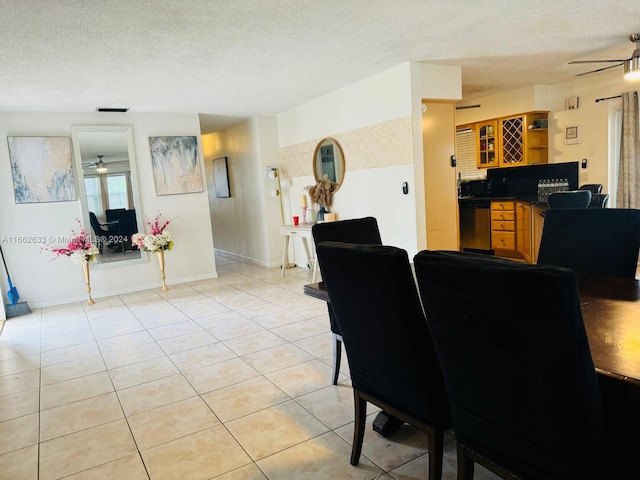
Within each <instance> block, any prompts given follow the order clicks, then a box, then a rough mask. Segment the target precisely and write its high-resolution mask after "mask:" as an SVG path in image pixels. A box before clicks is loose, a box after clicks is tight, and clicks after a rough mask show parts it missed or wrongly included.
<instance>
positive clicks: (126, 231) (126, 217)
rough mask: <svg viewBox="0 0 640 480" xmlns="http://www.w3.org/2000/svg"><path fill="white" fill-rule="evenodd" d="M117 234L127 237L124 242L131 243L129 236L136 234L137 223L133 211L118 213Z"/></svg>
mask: <svg viewBox="0 0 640 480" xmlns="http://www.w3.org/2000/svg"><path fill="white" fill-rule="evenodd" d="M118 220H119V221H118V234H119V235H122V236H123V237H127V240H126V242H127V243H130V242H131V236H132V235H133V234H134V233H138V223H137V218H136V211H135V209H131V210H124V211H119V212H118Z"/></svg>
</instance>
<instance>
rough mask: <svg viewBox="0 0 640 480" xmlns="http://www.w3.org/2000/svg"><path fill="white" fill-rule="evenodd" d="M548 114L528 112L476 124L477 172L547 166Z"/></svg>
mask: <svg viewBox="0 0 640 480" xmlns="http://www.w3.org/2000/svg"><path fill="white" fill-rule="evenodd" d="M548 113H549V112H543V111H536V112H528V113H524V114H520V115H514V116H510V117H502V118H498V119H493V120H487V121H483V122H479V123H477V124H476V125H477V130H476V131H477V135H476V138H477V141H476V147H477V157H476V158H477V162H478V168H487V167H513V166H519V165H533V164H538V163H547V162H548V138H549V134H548V124H547V122H548V120H547V118H548Z"/></svg>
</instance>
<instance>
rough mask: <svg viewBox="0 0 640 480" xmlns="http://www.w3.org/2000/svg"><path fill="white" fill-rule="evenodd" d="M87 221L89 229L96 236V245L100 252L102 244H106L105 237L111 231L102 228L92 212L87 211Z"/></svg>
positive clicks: (102, 247) (107, 236)
mask: <svg viewBox="0 0 640 480" xmlns="http://www.w3.org/2000/svg"><path fill="white" fill-rule="evenodd" d="M89 223H90V224H91V229H92V230H93V233H94V234H95V236H96V247H98V250H99V251H100V253H102V251H103V250H104V246H105V245H106V244H107V241H106V239H107V238H109V236H110V235H111V232H109V230H105V229H104V228H102V225H100V221H99V220H98V217H97V216H96V214H95V213H93V212H89Z"/></svg>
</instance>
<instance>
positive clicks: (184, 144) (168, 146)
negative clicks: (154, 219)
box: [149, 136, 203, 195]
mask: <svg viewBox="0 0 640 480" xmlns="http://www.w3.org/2000/svg"><path fill="white" fill-rule="evenodd" d="M149 145H150V147H151V163H152V167H153V179H154V181H155V185H156V195H174V194H180V193H195V192H202V190H203V189H202V174H201V173H200V161H199V156H198V140H197V138H196V137H195V136H193V137H150V138H149Z"/></svg>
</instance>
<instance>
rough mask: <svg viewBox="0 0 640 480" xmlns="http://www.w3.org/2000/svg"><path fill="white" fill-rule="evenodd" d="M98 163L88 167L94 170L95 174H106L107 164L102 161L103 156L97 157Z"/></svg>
mask: <svg viewBox="0 0 640 480" xmlns="http://www.w3.org/2000/svg"><path fill="white" fill-rule="evenodd" d="M97 157H98V161H97V162H95V163H90V164H89V166H90V167H95V168H96V173H107V164H106V163H104V162H103V161H102V157H104V155H98V156H97Z"/></svg>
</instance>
